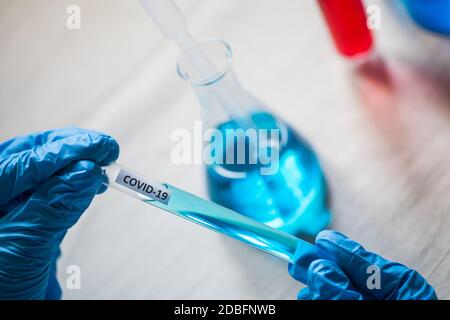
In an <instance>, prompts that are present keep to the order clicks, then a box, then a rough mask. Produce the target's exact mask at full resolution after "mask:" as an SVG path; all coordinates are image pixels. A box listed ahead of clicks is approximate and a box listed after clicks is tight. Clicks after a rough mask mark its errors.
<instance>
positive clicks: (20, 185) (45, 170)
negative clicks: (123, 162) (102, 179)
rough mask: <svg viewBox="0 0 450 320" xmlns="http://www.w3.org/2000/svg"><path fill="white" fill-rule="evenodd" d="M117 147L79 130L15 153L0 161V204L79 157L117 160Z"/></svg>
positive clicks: (105, 161)
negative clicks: (71, 134)
mask: <svg viewBox="0 0 450 320" xmlns="http://www.w3.org/2000/svg"><path fill="white" fill-rule="evenodd" d="M118 155H119V146H118V144H117V142H116V141H115V140H114V139H113V138H112V137H110V136H106V135H99V134H95V133H91V132H89V133H82V134H78V135H74V136H70V137H66V138H63V139H61V140H56V141H52V142H48V143H45V144H43V145H40V146H36V147H34V148H32V149H30V150H26V151H22V152H20V153H15V154H13V155H11V156H10V157H8V158H6V159H3V160H1V161H0V205H3V204H5V203H6V202H8V201H9V200H11V199H13V198H14V197H16V196H17V195H19V194H20V193H22V192H24V191H26V190H28V189H30V188H32V187H36V186H38V185H40V184H41V183H43V182H44V181H45V180H47V179H48V178H49V177H51V176H52V175H54V174H55V173H57V172H58V171H59V170H61V169H63V168H65V167H66V166H68V165H69V164H70V163H72V162H74V161H79V160H92V161H94V162H96V163H98V164H99V165H106V164H108V163H110V162H112V161H114V160H116V159H117V157H118Z"/></svg>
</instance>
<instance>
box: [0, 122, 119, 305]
mask: <svg viewBox="0 0 450 320" xmlns="http://www.w3.org/2000/svg"><path fill="white" fill-rule="evenodd" d="M118 154H119V146H118V144H117V142H116V141H115V140H114V139H113V138H111V137H110V136H107V135H104V134H100V133H97V132H92V131H87V130H83V129H78V128H66V129H59V130H52V131H47V132H41V133H35V134H31V135H28V136H23V137H18V138H14V139H11V140H9V141H6V142H4V143H1V144H0V298H6V299H43V298H45V297H46V296H47V298H53V299H56V298H60V296H61V289H60V288H59V286H56V288H55V284H57V281H56V275H55V270H56V262H55V259H56V258H57V256H58V255H59V245H60V243H61V241H62V239H63V238H64V235H65V234H66V231H67V230H68V229H69V228H70V227H72V226H73V225H74V224H75V223H76V222H77V220H78V218H79V217H80V215H81V214H82V213H83V211H85V210H86V208H87V207H88V206H89V204H90V203H91V201H92V199H93V198H94V196H95V195H96V194H97V193H99V192H102V191H104V190H105V189H106V188H105V187H102V172H101V168H100V166H101V165H106V164H108V163H109V162H111V161H114V160H115V159H116V158H117V157H118Z"/></svg>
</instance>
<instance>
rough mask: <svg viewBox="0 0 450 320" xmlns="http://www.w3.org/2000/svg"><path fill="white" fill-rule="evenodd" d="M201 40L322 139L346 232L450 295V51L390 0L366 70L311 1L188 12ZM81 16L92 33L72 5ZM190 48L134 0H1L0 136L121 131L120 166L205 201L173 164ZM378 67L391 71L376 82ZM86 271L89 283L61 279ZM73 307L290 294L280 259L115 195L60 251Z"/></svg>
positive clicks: (98, 204) (193, 106)
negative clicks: (76, 20) (183, 59)
mask: <svg viewBox="0 0 450 320" xmlns="http://www.w3.org/2000/svg"><path fill="white" fill-rule="evenodd" d="M177 2H178V3H179V5H180V7H181V8H182V10H183V12H184V13H185V14H186V16H187V18H188V19H189V22H190V25H191V29H192V32H193V33H194V35H195V36H197V37H201V36H219V37H221V38H223V39H225V40H227V42H229V43H230V45H231V46H232V48H233V49H234V68H235V71H236V73H237V75H238V77H239V78H240V80H241V82H242V83H243V85H244V86H245V87H246V88H247V89H249V90H250V91H251V92H252V93H253V94H254V95H255V96H257V97H258V98H259V99H261V100H262V101H264V102H265V103H266V104H267V105H268V106H269V108H270V110H272V111H274V112H276V113H277V114H278V115H280V116H281V117H282V118H283V119H287V120H289V123H290V124H291V125H292V126H293V127H294V128H295V129H297V130H298V131H299V132H301V133H302V134H303V135H304V136H305V137H306V138H307V139H308V140H309V141H310V142H311V144H312V145H313V146H314V148H315V150H316V151H317V153H318V155H319V156H320V159H321V161H322V164H323V167H324V170H325V171H326V175H327V178H328V181H329V185H330V194H331V210H332V212H333V219H334V222H333V225H332V228H334V229H337V230H340V231H341V232H343V233H345V234H347V235H349V236H350V237H352V238H354V239H355V240H357V241H359V242H361V243H362V244H364V246H365V247H366V248H369V249H371V250H373V251H376V252H378V253H381V254H382V255H383V256H385V257H387V258H389V259H393V260H396V261H399V262H402V263H405V264H407V265H408V266H410V267H412V268H415V269H417V270H418V271H420V272H421V273H422V274H423V275H424V276H425V277H426V278H427V279H428V280H429V281H430V282H431V284H432V285H434V287H435V288H436V290H437V292H438V295H439V296H440V297H441V298H450V286H449V285H448V284H449V283H450V271H449V270H450V254H449V252H450V251H449V250H450V232H449V230H450V170H449V168H450V63H449V61H450V41H449V39H448V38H447V39H445V38H441V37H437V36H433V35H430V34H427V33H425V32H423V31H421V30H419V29H417V28H416V27H415V26H413V25H412V24H410V22H409V21H407V20H405V19H404V17H402V15H401V14H399V13H398V12H396V11H395V10H393V8H392V7H391V6H389V5H387V3H389V2H390V1H368V2H369V3H372V4H378V5H380V6H381V13H382V15H381V18H382V25H381V26H382V27H381V29H380V30H377V31H376V41H377V46H378V51H379V52H380V53H381V56H382V57H383V58H382V59H383V61H384V63H385V65H386V74H383V73H382V72H380V68H377V67H375V68H372V69H370V70H369V71H364V72H362V71H361V69H357V68H355V67H354V65H352V64H350V63H348V62H346V61H344V60H343V59H341V58H340V57H338V56H337V55H336V53H335V50H334V48H333V45H332V43H331V41H330V38H329V35H328V33H327V31H326V28H325V26H324V24H323V21H322V17H321V15H320V12H319V11H318V9H317V6H316V4H315V3H314V1H297V0H283V1H277V0H265V1H258V0H246V1H238V0H228V1H221V0H208V1H206V0H184V1H181V0H180V1H177ZM69 4H76V5H79V6H80V8H81V14H82V15H81V17H82V20H81V22H82V25H81V30H71V31H70V30H68V29H67V28H66V19H67V14H66V8H67V6H68V5H69ZM177 55H178V51H177V48H175V47H174V45H173V44H172V43H170V42H169V41H167V40H166V39H165V38H163V37H162V36H161V35H160V33H159V32H158V30H157V29H156V27H155V26H154V25H153V23H152V22H151V21H150V20H149V19H148V17H147V16H146V14H145V12H144V11H143V10H142V8H141V6H140V4H139V3H138V1H132V0H130V1H123V0H95V1H92V0H70V1H68V0H59V1H52V0H34V1H31V0H14V1H1V3H0V140H4V139H7V138H10V137H13V136H15V135H19V134H26V133H28V132H31V131H36V130H43V129H49V128H55V127H63V126H67V125H77V126H81V127H86V128H91V129H96V130H101V131H104V132H107V133H109V134H111V135H113V136H114V137H116V138H117V140H118V141H119V143H120V145H121V156H120V159H119V161H120V163H122V164H124V165H126V166H128V167H130V168H133V169H134V170H136V171H138V172H141V173H143V174H146V175H147V176H149V177H153V178H154V179H159V180H163V181H167V182H171V183H172V184H175V185H177V186H179V187H181V188H184V189H186V190H189V191H191V192H193V193H196V194H198V195H201V196H206V188H205V181H204V171H203V168H202V166H201V165H190V166H189V165H175V164H173V163H172V162H171V160H170V152H171V148H172V147H173V145H174V143H173V142H171V140H170V135H171V133H172V131H173V130H175V129H177V128H186V129H190V130H192V126H193V121H194V120H198V119H200V117H201V114H200V108H199V104H198V102H197V100H196V97H195V96H194V94H193V92H192V90H191V89H190V88H189V86H188V85H187V84H186V83H184V82H183V81H182V80H180V79H179V78H178V76H177V75H176V72H175V61H176V59H177ZM380 73H381V74H380ZM70 265H78V266H80V268H81V271H82V279H81V280H82V282H81V289H80V290H69V289H68V288H67V287H66V285H65V283H66V280H67V277H68V274H67V272H66V271H67V267H68V266H70ZM58 276H59V279H60V281H61V283H62V286H63V289H64V297H65V298H67V299H76V298H86V299H93V298H137V299H141V298H145V299H147V298H159V299H165V298H175V299H177V298H192V299H215V298H224V299H226V298H232V299H241V298H248V299H256V298H258V299H294V298H295V297H296V293H297V291H298V290H299V289H300V288H301V287H302V286H301V285H300V284H299V283H297V282H295V281H294V280H293V279H291V278H290V276H289V275H288V273H287V266H286V264H285V263H284V262H282V261H279V260H277V259H276V258H273V257H270V256H268V255H265V254H263V253H260V252H258V251H257V250H255V249H252V248H249V247H247V246H243V245H241V244H239V243H238V242H236V241H234V240H231V239H227V238H225V237H223V236H221V235H219V234H216V233H213V232H211V231H209V230H206V229H203V228H201V227H198V226H196V225H194V224H192V223H188V222H185V221H183V220H181V219H178V218H176V217H174V216H172V215H170V214H167V213H165V212H163V211H160V210H157V209H155V208H153V207H151V206H148V205H146V204H144V203H141V202H139V201H136V200H134V199H132V198H129V197H126V196H124V195H122V194H119V193H117V192H115V191H113V190H111V191H109V192H107V193H105V194H103V195H101V196H99V197H98V198H96V200H95V201H94V203H93V204H92V206H91V207H90V208H89V209H88V211H87V212H86V213H85V214H84V215H83V217H82V218H81V220H80V221H79V223H78V224H77V225H76V227H74V228H73V229H72V230H71V231H70V232H69V233H68V234H67V237H66V238H65V240H64V242H63V255H62V257H61V259H60V261H59V274H58Z"/></svg>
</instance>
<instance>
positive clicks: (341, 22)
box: [318, 0, 373, 57]
mask: <svg viewBox="0 0 450 320" xmlns="http://www.w3.org/2000/svg"><path fill="white" fill-rule="evenodd" d="M318 1H319V4H320V8H321V9H322V13H323V15H324V17H325V20H326V21H327V24H328V28H329V29H330V31H331V34H332V36H333V39H334V43H335V44H336V47H337V49H338V50H339V52H340V53H341V54H343V55H344V56H346V57H356V56H359V55H362V54H364V53H368V52H369V51H370V49H371V48H372V44H373V40H372V34H371V32H370V30H369V28H368V27H367V18H366V13H365V11H364V5H363V4H362V1H361V0H318Z"/></svg>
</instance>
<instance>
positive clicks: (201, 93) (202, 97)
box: [177, 40, 260, 128]
mask: <svg viewBox="0 0 450 320" xmlns="http://www.w3.org/2000/svg"><path fill="white" fill-rule="evenodd" d="M199 46H200V47H201V49H202V50H203V51H204V53H205V55H206V57H208V59H209V60H210V61H209V62H210V63H211V65H212V66H213V70H214V71H215V74H211V76H209V77H206V78H205V77H204V73H203V74H202V75H203V77H200V76H199V72H197V70H195V69H193V68H192V67H191V66H190V64H189V63H188V61H186V59H185V57H181V59H180V61H179V62H178V65H177V71H178V74H179V75H180V77H181V78H182V79H183V80H185V81H187V82H188V83H189V84H190V85H191V87H192V89H193V90H194V91H195V93H196V95H197V97H198V99H199V101H200V104H201V106H202V115H203V120H204V122H205V124H206V126H208V127H209V128H211V127H217V126H218V125H220V124H223V123H226V122H228V121H230V119H232V120H234V121H237V122H239V124H240V126H241V127H251V126H252V125H251V124H250V123H248V122H249V119H248V116H249V114H250V113H251V112H255V111H256V110H258V109H259V108H260V104H259V103H258V102H257V101H256V99H255V98H254V97H253V96H252V95H250V94H249V93H248V92H247V91H245V90H244V89H243V88H242V87H241V85H240V83H239V81H238V79H237V78H236V76H235V74H234V72H233V69H232V66H231V59H232V52H231V48H230V47H229V46H228V45H227V44H226V43H225V42H223V41H220V40H206V41H200V42H199Z"/></svg>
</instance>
